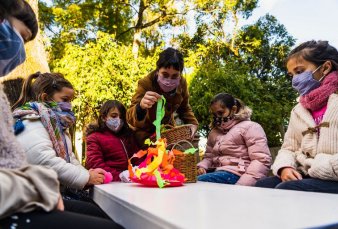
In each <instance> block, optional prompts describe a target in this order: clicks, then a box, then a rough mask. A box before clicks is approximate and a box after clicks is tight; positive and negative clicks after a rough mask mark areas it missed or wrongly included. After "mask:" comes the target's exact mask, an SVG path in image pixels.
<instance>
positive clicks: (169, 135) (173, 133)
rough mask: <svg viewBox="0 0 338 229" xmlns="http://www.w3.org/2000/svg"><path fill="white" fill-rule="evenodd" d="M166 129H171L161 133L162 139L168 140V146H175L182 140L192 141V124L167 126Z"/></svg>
mask: <svg viewBox="0 0 338 229" xmlns="http://www.w3.org/2000/svg"><path fill="white" fill-rule="evenodd" d="M164 127H165V128H169V129H167V130H166V131H163V132H162V133H161V137H162V138H166V139H167V144H168V145H170V144H174V143H177V142H179V141H182V140H190V139H191V124H187V125H181V126H175V127H173V126H171V125H165V126H164Z"/></svg>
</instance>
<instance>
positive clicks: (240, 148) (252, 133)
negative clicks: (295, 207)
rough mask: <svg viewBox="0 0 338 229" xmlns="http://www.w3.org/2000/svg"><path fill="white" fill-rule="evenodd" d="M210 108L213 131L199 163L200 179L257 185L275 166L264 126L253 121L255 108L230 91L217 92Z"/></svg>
mask: <svg viewBox="0 0 338 229" xmlns="http://www.w3.org/2000/svg"><path fill="white" fill-rule="evenodd" d="M210 110H211V112H212V114H213V116H214V117H213V122H212V125H211V126H212V130H211V132H210V134H209V136H208V141H207V148H206V152H205V155H204V158H203V160H202V161H201V162H200V163H198V164H197V167H198V174H199V176H198V181H205V182H214V183H223V184H237V185H246V186H253V185H255V183H256V181H257V180H258V179H259V178H262V177H265V176H266V175H267V173H268V171H269V169H270V165H271V155H270V151H269V148H268V144H267V139H266V136H265V132H264V130H263V128H262V127H261V126H260V125H259V124H258V123H256V122H252V121H250V116H251V113H252V111H251V109H250V108H248V107H247V106H245V105H244V104H243V103H242V102H241V101H240V100H238V99H236V98H234V97H233V96H232V95H230V94H226V93H220V94H218V95H216V96H215V97H214V98H213V100H212V101H211V104H210ZM209 170H215V171H213V172H210V173H207V171H209Z"/></svg>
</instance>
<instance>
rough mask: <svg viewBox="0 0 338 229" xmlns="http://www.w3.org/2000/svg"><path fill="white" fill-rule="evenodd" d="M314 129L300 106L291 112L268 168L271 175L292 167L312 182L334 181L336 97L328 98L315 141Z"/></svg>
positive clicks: (337, 164) (337, 155)
mask: <svg viewBox="0 0 338 229" xmlns="http://www.w3.org/2000/svg"><path fill="white" fill-rule="evenodd" d="M315 127H316V124H315V121H314V120H313V117H312V115H311V113H310V112H309V111H308V110H307V109H305V108H304V107H303V106H302V105H301V104H298V105H297V106H295V107H294V108H293V110H292V111H291V118H290V122H289V127H288V130H287V132H286V134H285V137H284V143H283V145H282V148H281V150H280V151H279V152H278V155H277V157H276V160H275V162H274V164H273V165H272V170H273V173H274V174H275V175H277V173H278V171H279V170H280V169H281V168H283V167H293V168H295V169H297V170H298V171H300V172H302V173H303V174H304V175H309V176H310V177H313V178H319V179H324V180H336V181H338V94H332V95H331V96H330V98H329V101H328V106H327V110H326V112H325V114H324V117H323V120H322V123H321V127H320V135H319V137H318V133H317V132H316V131H313V130H315V129H316V128H315ZM311 128H314V129H311Z"/></svg>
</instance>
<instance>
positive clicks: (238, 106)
mask: <svg viewBox="0 0 338 229" xmlns="http://www.w3.org/2000/svg"><path fill="white" fill-rule="evenodd" d="M234 99H235V106H236V107H237V110H236V113H238V112H239V110H240V109H242V108H243V107H244V106H245V104H244V102H243V101H242V100H240V99H238V98H234Z"/></svg>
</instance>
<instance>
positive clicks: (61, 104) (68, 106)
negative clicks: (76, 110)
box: [57, 102, 72, 112]
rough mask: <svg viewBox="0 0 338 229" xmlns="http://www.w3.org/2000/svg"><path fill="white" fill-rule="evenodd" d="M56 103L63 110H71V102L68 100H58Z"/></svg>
mask: <svg viewBox="0 0 338 229" xmlns="http://www.w3.org/2000/svg"><path fill="white" fill-rule="evenodd" d="M57 104H58V106H59V108H60V109H61V110H62V111H64V112H68V111H72V104H71V103H70V102H58V103H57Z"/></svg>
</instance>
